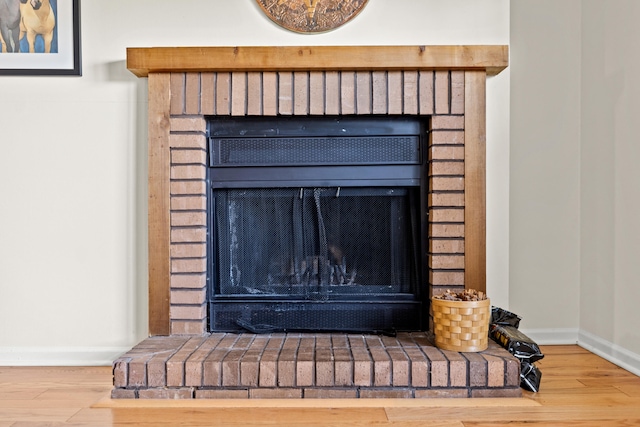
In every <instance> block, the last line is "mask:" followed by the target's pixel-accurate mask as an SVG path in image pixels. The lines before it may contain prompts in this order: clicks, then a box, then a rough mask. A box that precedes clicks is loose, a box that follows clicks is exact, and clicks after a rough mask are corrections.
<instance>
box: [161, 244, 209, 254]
mask: <svg viewBox="0 0 640 427" xmlns="http://www.w3.org/2000/svg"><path fill="white" fill-rule="evenodd" d="M170 254H171V257H172V258H204V257H206V256H207V245H206V244H204V243H193V244H172V245H171V247H170Z"/></svg>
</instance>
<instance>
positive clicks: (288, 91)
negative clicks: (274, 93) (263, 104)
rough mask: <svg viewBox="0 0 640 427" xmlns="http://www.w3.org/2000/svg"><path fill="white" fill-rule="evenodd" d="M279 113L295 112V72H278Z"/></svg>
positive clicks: (288, 114)
mask: <svg viewBox="0 0 640 427" xmlns="http://www.w3.org/2000/svg"><path fill="white" fill-rule="evenodd" d="M278 113H279V114H282V115H286V116H290V115H292V114H293V73H292V72H290V71H279V72H278Z"/></svg>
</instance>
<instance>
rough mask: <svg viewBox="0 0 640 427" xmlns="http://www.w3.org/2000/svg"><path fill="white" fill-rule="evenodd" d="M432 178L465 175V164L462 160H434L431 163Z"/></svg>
mask: <svg viewBox="0 0 640 427" xmlns="http://www.w3.org/2000/svg"><path fill="white" fill-rule="evenodd" d="M429 175H430V176H447V175H457V176H462V175H464V162H463V161H461V160H451V161H446V160H433V161H431V162H429Z"/></svg>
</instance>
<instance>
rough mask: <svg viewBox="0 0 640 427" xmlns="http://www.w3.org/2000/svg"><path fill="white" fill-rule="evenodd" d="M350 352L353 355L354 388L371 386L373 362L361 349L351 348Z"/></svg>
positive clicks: (365, 351) (367, 353)
mask: <svg viewBox="0 0 640 427" xmlns="http://www.w3.org/2000/svg"><path fill="white" fill-rule="evenodd" d="M351 352H352V354H353V383H354V384H355V385H356V386H363V387H370V386H372V385H373V375H372V371H373V361H372V360H371V356H370V354H369V352H368V351H367V350H365V349H363V348H352V349H351Z"/></svg>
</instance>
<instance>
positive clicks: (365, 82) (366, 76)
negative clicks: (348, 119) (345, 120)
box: [356, 71, 373, 114]
mask: <svg viewBox="0 0 640 427" xmlns="http://www.w3.org/2000/svg"><path fill="white" fill-rule="evenodd" d="M371 80H372V76H371V73H370V72H369V71H358V72H356V111H357V112H358V114H372V113H373V105H372V97H373V94H372V87H371V84H372V83H371Z"/></svg>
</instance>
